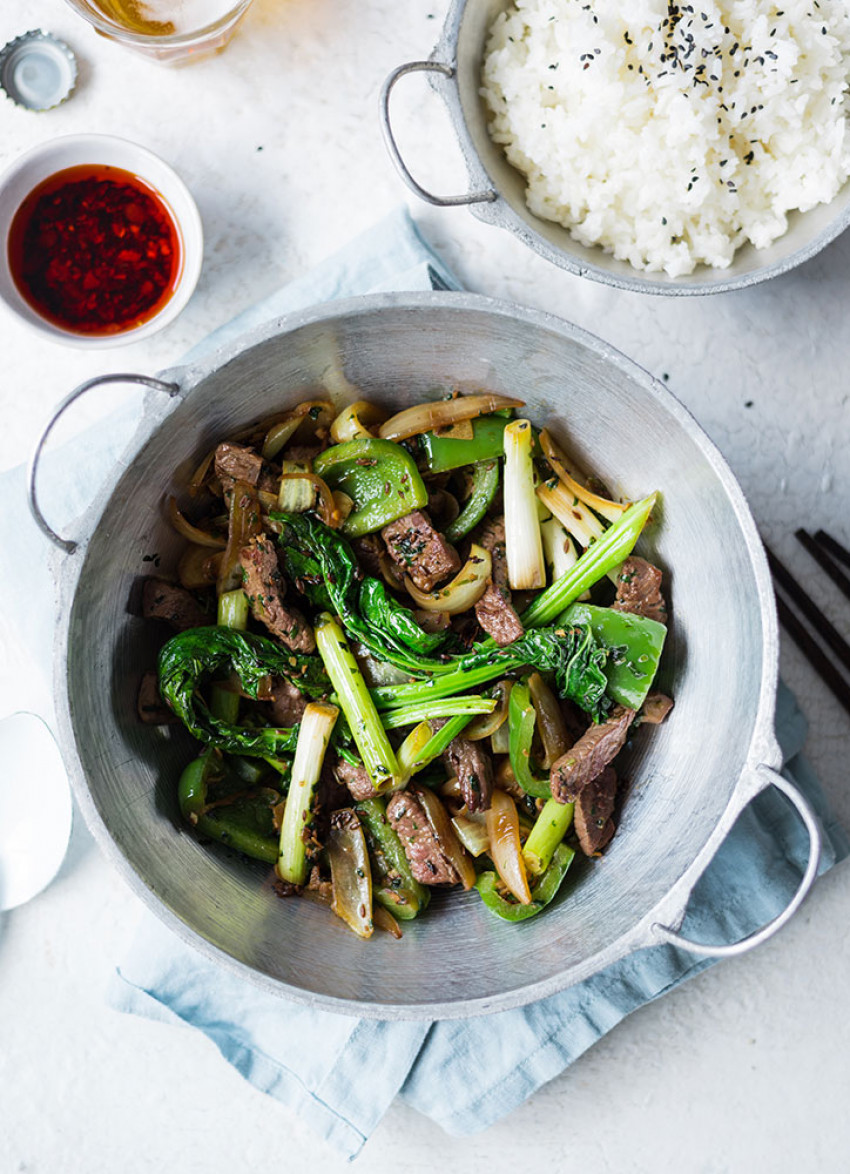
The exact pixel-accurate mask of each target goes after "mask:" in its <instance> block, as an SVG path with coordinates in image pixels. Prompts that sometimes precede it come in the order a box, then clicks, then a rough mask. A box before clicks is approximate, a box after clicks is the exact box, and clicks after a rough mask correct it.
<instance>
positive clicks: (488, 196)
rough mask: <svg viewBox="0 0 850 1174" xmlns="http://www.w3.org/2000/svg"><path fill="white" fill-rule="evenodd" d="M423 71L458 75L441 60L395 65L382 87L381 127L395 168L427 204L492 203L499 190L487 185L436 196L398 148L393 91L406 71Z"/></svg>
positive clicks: (449, 75)
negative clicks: (392, 114) (412, 171)
mask: <svg viewBox="0 0 850 1174" xmlns="http://www.w3.org/2000/svg"><path fill="white" fill-rule="evenodd" d="M422 72H427V73H440V74H442V75H443V77H447V78H450V79H451V78H453V77H454V76H455V70H454V67H453V66H451V65H445V64H443V62H441V61H408V62H407V64H406V65H400V66H399V67H398V68H397V69H394V70H393V71H392V73H391V74H390V76H389V77H388V78H387V80H386V81H385V82H384V84H383V87H382V88H381V130H382V132H383V135H384V142H385V144H386V147H387V150H388V151H389V154H390V158H391V159H392V161H393V163H394V164H395V169H396V171H397V172H398V173H399V175H400V176H401V178H402V179H403V180H404V182H405V183H406V184H407V186H408V187H409V188H410V190H411V191H412V192H413V193H414V194H415V195H417V196H418V197H419V199H420V200H425V201H426V203H428V204H436V206H437V207H438V208H452V207H455V206H456V205H458V204H483V203H492V201H493V200H495V199H497V193H496V192H495V191H493V189H492V188H486V189H484V190H482V191H479V192H468V193H467V194H466V195H465V196H433V195H432V194H431V193H430V192H429V191H426V190H425V188H423V187H422V185H421V184H418V183H417V182H416V180H415V179H414V178H413V176H412V175H411V174H410V172H409V171H408V169H407V164H406V163H405V162H404V160H403V159H402V157H401V151H400V150H399V148H398V143H396V140H395V135H394V134H393V128H392V123H391V121H390V95H391V94H392V92H393V88H394V87H395V84H396V82H397V81H400V79H401V78H403V77H404V76H405V75H406V74H408V73H422Z"/></svg>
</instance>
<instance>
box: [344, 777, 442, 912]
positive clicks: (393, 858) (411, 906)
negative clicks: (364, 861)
mask: <svg viewBox="0 0 850 1174" xmlns="http://www.w3.org/2000/svg"><path fill="white" fill-rule="evenodd" d="M354 809H355V811H356V812H357V815H358V817H359V819H360V823H361V826H362V827H363V829H364V831H365V833H366V839H367V842H368V844H369V849H370V853H371V856H372V861H373V863H374V864H375V866H376V870H377V872H378V876H377V877H376V884H375V887H374V890H373V892H374V896H375V898H376V899H377V900H378V901H380V902H381V904H382V905H384V906H385V907H386V908H387V909H389V911H390V912H391V913H393V914H395V916H396V917H398V918H400V919H401V920H402V921H410V920H411V919H412V918H414V917H416V915H417V914H418V913H420V912H421V911H422V910H423V909H424V908H425V906H426V905H427V904H428V902H429V900H430V898H431V894H430V893H429V892H428V889H427V888H426V887H425V885H421V884H420V883H419V881H417V880H416V878H415V877H414V875H413V873H412V872H411V870H410V864H409V863H408V860H407V857H406V856H405V854H404V848H403V847H402V843H401V840H400V839H399V838H398V836H397V835H396V832H395V830H394V829H393V828H392V827H391V826H390V823H389V821H388V820H387V815H386V803H385V801H384V800H383V799H378V798H376V799H366V800H365V801H364V802H362V803H357V804H356V805H355V808H354Z"/></svg>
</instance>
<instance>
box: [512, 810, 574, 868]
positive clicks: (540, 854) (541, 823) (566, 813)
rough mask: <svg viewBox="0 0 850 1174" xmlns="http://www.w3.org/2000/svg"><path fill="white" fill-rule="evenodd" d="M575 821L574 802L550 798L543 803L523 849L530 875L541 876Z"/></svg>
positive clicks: (523, 856)
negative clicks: (562, 801)
mask: <svg viewBox="0 0 850 1174" xmlns="http://www.w3.org/2000/svg"><path fill="white" fill-rule="evenodd" d="M572 822H573V804H572V803H559V802H558V801H557V799H553V798H552V797H551V796H550V798H549V799H548V800H547V801H546V802H545V803H544V804H543V807H542V808H541V810H540V812H539V814H538V816H537V819H536V820H535V821H534V827H533V828H532V829H531V831H530V832H529V834H528V839H527V840H526V841H525V845H524V846H523V850H522V858H523V860H524V861H525V867H526V868H527V869H528V873H529V875H530V876H540V874H541V873H543V872H545V871H546V869H547V868H548V866H549V861H550V860H551V859H552V856H553V854H554V852H555V850H556V849H557V847H558V845H559V844H560V842H561V840H563V838H564V836H565V835H566V834H567V831H568V830H569V826H570V824H571V823H572Z"/></svg>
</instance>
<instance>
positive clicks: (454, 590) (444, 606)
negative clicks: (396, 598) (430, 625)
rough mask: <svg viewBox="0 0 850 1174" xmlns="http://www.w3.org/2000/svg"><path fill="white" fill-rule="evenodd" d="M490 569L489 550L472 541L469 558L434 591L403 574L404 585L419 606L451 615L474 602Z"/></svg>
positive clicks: (482, 592)
mask: <svg viewBox="0 0 850 1174" xmlns="http://www.w3.org/2000/svg"><path fill="white" fill-rule="evenodd" d="M491 570H492V562H491V559H490V552H489V550H485V549H484V547H483V546H477V545H476V544H475V543H474V542H473V544H472V546H471V547H470V548H469V558H468V559H467V560H466V562H465V563H464V565H463V566H462V567H461V569H460V570H459V571H458V573H457V575H456V576H455V577H454V579H452V581H451V583H449V584H448V585H447V586H446V587H438V588H437V590H436V591H420V590H419V588H418V587H417V586H416V584H415V583H414V582H413V580H412V579H411V578H410V576H409V575H405V576H404V586H405V589H406V591H407V593H408V595H410V596H411V598H412V599H413V600H415V602H416V603H417V605H418V606H419V607H422V608H424V609H425V610H426V611H445V612H448V613H449V615H450V616H455V615H458V614H459V613H460V612H462V611H468V610H469V608H471V607H474V606H475V604H476V603H477V602H478V600H479V599H480V598H481V596H482V595H483V594H484V592H485V591H486V590H487V584H488V582H489V580H490V573H491Z"/></svg>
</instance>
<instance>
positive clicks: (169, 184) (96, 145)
mask: <svg viewBox="0 0 850 1174" xmlns="http://www.w3.org/2000/svg"><path fill="white" fill-rule="evenodd" d="M84 163H99V164H104V165H107V166H112V167H120V168H122V169H123V170H125V171H129V172H132V173H133V174H134V175H138V176H139V177H140V178H141V179H143V180H145V182H146V183H149V184H150V185H151V187H153V188H154V189H155V190H156V192H157V193H158V194H159V196H160V197H161V198H162V199H163V200H164V202H165V204H166V205H167V207H168V209H169V211H170V212H171V214H172V216H173V218H174V222H175V224H176V226H177V231H178V233H179V235H180V242H181V254H182V265H181V273H180V277H179V280H178V282H177V286H176V288H175V290H174V293H173V294H172V296H171V297H170V298H169V300H168V301H167V302H166V303H165V305H164V306H163V307H162V309H161V310H160V311H159V313H158V314H155V315H154V316H153V317H152V318H150V319H148V321H147V322H144V323H142V324H141V325H140V326H137V327H135V328H134V329H132V330H124V331H121V332H119V333H117V334H107V335H86V334H78V333H75V332H74V331H71V330H64V329H62V327H60V326H57V325H55V324H54V323H52V322H49V321H48V320H47V319H45V318H42V317H41V315H40V314H39V313H38V312H37V310H35V309H34V307H33V306H31V305H30V303H29V302H27V301H26V300H25V299H24V297H23V296H22V295H21V293H20V291H19V290H18V288H17V286H16V285H15V282H14V280H13V278H12V275H11V272H10V270H9V260H8V235H9V228H10V226H11V222H12V219H13V217H14V215H15V212H16V211H17V210H18V208H19V207H20V205H21V202H22V200H23V199H24V198H25V197H26V196H27V195H28V194H29V193H30V192H31V191H32V190H33V188H34V187H36V186H37V185H38V184H39V183H41V182H42V181H43V180H45V179H47V178H48V176H51V175H53V174H55V173H56V172H57V171H62V170H64V169H65V168H67V167H76V166H79V165H80V164H84ZM0 242H2V257H0V301H2V303H4V304H5V306H6V307H7V308H8V309H9V310H11V311H12V312H13V313H15V314H17V316H18V317H19V318H20V319H22V320H23V321H24V322H25V323H26V324H27V325H28V326H30V327H32V328H33V329H35V330H37V331H38V332H39V333H40V334H42V335H46V336H47V337H49V338H51V339H52V340H53V341H54V342H62V343H65V344H66V345H69V346H74V347H79V348H84V349H86V350H104V349H107V348H110V347H116V346H123V345H125V344H127V343H130V342H138V341H139V340H140V339H143V338H148V337H149V336H150V335H152V334H155V333H156V332H157V331H158V330H161V329H162V328H163V327H164V326H167V325H168V324H169V323H170V322H173V321H174V319H175V318H176V317H177V316H178V314H180V312H181V311H182V310H183V309H185V307H186V305H187V303H188V301H189V299H190V298H191V296H192V294H193V292H194V290H195V286H196V285H197V283H198V278H199V276H200V273H201V265H202V262H203V252H204V233H203V226H202V224H201V217H200V213H199V212H198V207H197V205H196V203H195V201H194V198H193V197H192V194H191V192H190V191H189V189H188V187H187V186H186V184H185V183H184V182H183V180H182V179H181V178H180V176H179V175H178V174H177V172H176V171H175V170H174V169H173V168H172V167H171V166H170V165H169V164H168V163H166V162H165V160H164V159H160V157H159V156H158V155H155V154H154V153H153V151H150V150H148V148H147V147H143V146H140V145H139V144H138V143H133V142H130V141H129V140H128V139H122V138H117V137H115V136H113V135H94V134H92V135H68V136H65V137H62V138H58V139H51V140H50V141H49V142H46V143H41V144H40V145H39V146H37V147H33V148H32V150H30V151H27V152H25V153H24V154H23V155H21V156H19V157H18V159H17V160H15V162H14V163H13V164H12V166H11V167H10V168H9V169H8V170H7V171H6V172H5V174H4V175H3V176H2V177H0Z"/></svg>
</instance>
